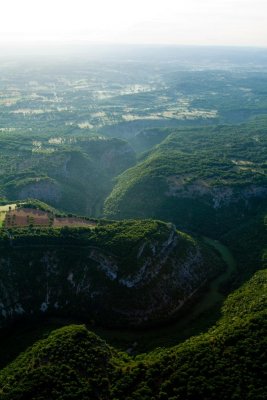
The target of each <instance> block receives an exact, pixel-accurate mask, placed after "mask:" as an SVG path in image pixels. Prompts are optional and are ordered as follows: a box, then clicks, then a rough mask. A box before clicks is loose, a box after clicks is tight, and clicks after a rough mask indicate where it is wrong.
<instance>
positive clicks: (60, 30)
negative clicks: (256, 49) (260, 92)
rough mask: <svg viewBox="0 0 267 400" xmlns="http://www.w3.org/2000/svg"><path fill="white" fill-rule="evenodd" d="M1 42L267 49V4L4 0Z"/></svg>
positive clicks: (265, 0) (256, 0) (250, 0)
mask: <svg viewBox="0 0 267 400" xmlns="http://www.w3.org/2000/svg"><path fill="white" fill-rule="evenodd" d="M0 4H1V6H0V13H1V14H0V42H2V43H5V42H10V41H33V40H35V41H40V40H42V41H57V42H58V41H68V40H88V41H91V42H108V43H110V42H112V43H144V44H147V43H155V44H156V43H160V44H164V43H166V44H178V45H180V44H185V45H186V44H190V45H245V46H263V47H267V0H162V1H159V0H2V1H1V3H0Z"/></svg>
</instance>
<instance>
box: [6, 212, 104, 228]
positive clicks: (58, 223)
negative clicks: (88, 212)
mask: <svg viewBox="0 0 267 400" xmlns="http://www.w3.org/2000/svg"><path fill="white" fill-rule="evenodd" d="M95 225H96V222H94V221H90V220H87V219H84V218H79V217H55V216H54V214H53V213H50V212H47V211H42V210H36V209H32V208H17V209H14V208H13V209H8V210H7V209H6V210H5V211H1V210H0V226H5V227H6V228H11V227H27V226H47V227H48V226H51V227H55V228H63V227H64V226H69V227H73V228H74V227H86V226H92V227H93V226H95Z"/></svg>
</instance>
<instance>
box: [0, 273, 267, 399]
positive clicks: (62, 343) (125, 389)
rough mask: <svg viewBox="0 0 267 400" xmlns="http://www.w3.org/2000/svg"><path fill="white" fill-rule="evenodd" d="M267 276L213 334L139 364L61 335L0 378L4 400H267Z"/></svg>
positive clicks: (229, 308) (80, 335) (74, 329)
mask: <svg viewBox="0 0 267 400" xmlns="http://www.w3.org/2000/svg"><path fill="white" fill-rule="evenodd" d="M266 294H267V271H266V270H264V271H259V272H257V273H256V274H255V276H254V277H253V278H252V279H251V280H250V281H249V282H248V283H247V284H245V285H244V286H243V287H242V288H241V289H239V290H238V291H236V292H235V293H234V294H232V295H231V296H229V298H228V299H227V301H226V302H225V305H224V307H223V316H222V318H221V320H220V321H219V323H218V324H217V325H216V326H215V327H214V328H212V329H211V330H210V331H209V332H207V333H205V334H202V335H200V336H197V337H194V338H191V339H189V340H187V341H186V342H184V343H183V344H181V345H179V346H176V347H173V348H171V349H169V350H164V349H158V350H155V351H154V352H152V353H149V354H146V355H141V356H138V357H136V358H135V359H133V358H130V357H129V356H126V355H123V354H121V353H120V354H118V353H117V352H116V351H115V350H113V349H111V348H110V347H109V346H108V345H107V344H106V343H105V342H103V341H101V340H100V339H99V338H97V337H96V336H95V335H93V334H92V333H90V332H88V331H87V330H86V328H85V327H82V326H69V327H65V328H62V329H60V330H57V331H54V332H53V333H52V334H51V335H50V336H49V337H48V338H47V339H45V340H42V341H39V342H37V343H36V344H35V345H34V346H33V347H32V348H30V349H29V350H27V351H26V352H25V353H23V354H22V355H20V356H19V357H18V358H17V359H16V360H15V361H14V362H13V363H11V364H10V365H9V366H8V367H6V368H5V369H3V370H2V371H1V372H0V394H1V398H2V399H3V400H11V399H12V400H22V399H28V400H43V399H44V398H45V399H47V398H49V399H51V400H63V399H76V398H77V399H79V400H85V399H86V400H88V399H92V400H93V399H112V400H115V399H116V400H124V399H128V400H141V399H142V400H150V399H156V400H163V399H168V400H170V399H171V400H178V399H185V400H193V399H199V400H204V399H209V400H213V399H214V400H217V399H218V398H219V399H220V400H226V399H238V400H241V399H242V400H252V399H253V400H255V399H256V400H263V399H265V398H266V396H267V386H266V372H267V368H266V365H267V353H266V336H267V318H266V317H267V314H266V306H267V295H266Z"/></svg>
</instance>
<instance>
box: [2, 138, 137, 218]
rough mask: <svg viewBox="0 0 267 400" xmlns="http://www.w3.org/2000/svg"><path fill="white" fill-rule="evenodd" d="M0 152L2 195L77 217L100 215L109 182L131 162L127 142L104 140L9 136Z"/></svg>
mask: <svg viewBox="0 0 267 400" xmlns="http://www.w3.org/2000/svg"><path fill="white" fill-rule="evenodd" d="M12 139H13V143H12V145H11V143H10V140H12ZM1 148H2V156H1V157H0V166H1V169H2V172H1V174H0V191H1V192H2V194H3V195H5V196H6V197H7V198H9V199H11V200H18V199H19V200H20V199H25V198H36V199H39V200H42V201H44V202H48V203H49V204H51V205H53V206H54V207H58V208H60V209H63V210H65V211H68V212H75V213H77V214H86V215H98V214H99V213H100V211H101V208H102V204H103V201H104V199H105V197H106V196H107V194H108V193H109V192H110V190H111V189H112V186H113V182H112V179H113V177H114V176H116V175H117V174H119V173H121V172H123V171H124V170H125V169H127V168H129V167H130V166H132V165H134V163H135V153H134V151H133V149H132V148H131V147H130V146H129V144H128V143H126V142H125V141H123V140H120V139H108V138H104V137H82V136H79V137H78V136H76V137H67V138H60V137H59V138H57V137H55V138H48V139H47V138H45V139H40V140H33V139H32V138H30V137H28V138H27V137H25V138H23V139H21V138H20V137H18V138H12V137H11V138H9V139H5V140H4V139H1Z"/></svg>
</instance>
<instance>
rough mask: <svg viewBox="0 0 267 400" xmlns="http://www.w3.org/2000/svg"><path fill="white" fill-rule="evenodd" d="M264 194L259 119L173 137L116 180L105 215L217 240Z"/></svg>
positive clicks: (257, 209) (250, 213)
mask: <svg viewBox="0 0 267 400" xmlns="http://www.w3.org/2000/svg"><path fill="white" fill-rule="evenodd" d="M257 190H258V194H257V193H256V192H257ZM266 195H267V181H266V129H265V128H264V124H263V123H262V120H259V122H258V123H256V122H255V123H254V124H253V123H251V124H248V125H243V126H240V127H229V126H221V127H220V126H219V127H214V128H201V129H188V130H177V131H176V132H173V133H171V134H170V135H169V136H168V137H167V138H166V139H165V140H164V141H163V142H162V143H161V144H159V145H158V146H156V147H155V148H153V149H152V150H151V151H150V152H149V153H148V154H147V155H146V157H144V159H142V160H141V161H140V162H139V163H138V164H137V165H136V166H134V167H132V168H130V169H128V170H127V171H125V172H124V173H123V174H122V175H120V176H119V177H118V180H117V184H116V186H115V187H114V189H113V191H112V193H111V194H110V196H109V197H108V198H107V199H106V202H105V213H106V215H107V216H109V217H116V218H132V217H142V218H145V217H153V218H160V219H163V220H169V221H172V222H174V223H176V224H177V226H178V227H179V228H181V229H187V230H190V231H193V232H196V231H197V232H199V233H201V234H205V235H207V236H211V237H214V236H218V237H219V235H221V234H223V233H225V232H227V231H229V229H232V228H234V227H235V226H236V224H240V223H242V222H243V221H244V220H245V219H246V218H247V217H248V216H254V215H256V214H257V213H259V212H260V210H261V208H262V207H263V205H264V204H265V201H266Z"/></svg>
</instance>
